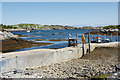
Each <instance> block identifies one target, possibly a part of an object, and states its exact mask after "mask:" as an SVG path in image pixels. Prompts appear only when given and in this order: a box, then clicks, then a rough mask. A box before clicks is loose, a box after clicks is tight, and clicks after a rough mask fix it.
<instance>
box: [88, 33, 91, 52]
mask: <svg viewBox="0 0 120 80" xmlns="http://www.w3.org/2000/svg"><path fill="white" fill-rule="evenodd" d="M90 40H91V39H90V33H89V36H88V42H89V53H90V42H91V41H90Z"/></svg>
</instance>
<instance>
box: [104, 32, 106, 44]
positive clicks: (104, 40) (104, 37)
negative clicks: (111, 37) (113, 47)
mask: <svg viewBox="0 0 120 80" xmlns="http://www.w3.org/2000/svg"><path fill="white" fill-rule="evenodd" d="M105 37H106V34H104V43H105Z"/></svg>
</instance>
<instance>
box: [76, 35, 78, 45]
mask: <svg viewBox="0 0 120 80" xmlns="http://www.w3.org/2000/svg"><path fill="white" fill-rule="evenodd" d="M77 39H78V33H77V34H76V44H77Z"/></svg>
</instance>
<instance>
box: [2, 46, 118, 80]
mask: <svg viewBox="0 0 120 80" xmlns="http://www.w3.org/2000/svg"><path fill="white" fill-rule="evenodd" d="M118 50H119V51H120V47H112V48H110V47H106V48H105V47H101V48H96V49H95V50H94V51H93V52H91V53H90V54H88V55H85V56H83V57H81V58H78V59H73V60H70V61H66V62H60V63H56V64H51V65H48V66H42V67H36V68H26V69H17V70H15V71H14V70H13V71H10V72H8V73H3V75H2V77H4V78H70V79H76V78H79V79H85V78H96V76H101V75H105V76H106V77H107V76H110V75H112V74H113V73H115V72H116V67H115V66H116V65H117V64H118V62H119V61H120V60H119V61H118V53H119V52H118ZM106 77H102V78H106ZM97 78H98V77H97Z"/></svg>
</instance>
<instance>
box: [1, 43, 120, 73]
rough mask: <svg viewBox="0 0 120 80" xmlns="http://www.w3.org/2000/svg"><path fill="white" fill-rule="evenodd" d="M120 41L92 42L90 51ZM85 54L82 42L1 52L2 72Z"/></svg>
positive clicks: (87, 48) (116, 44) (87, 50)
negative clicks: (71, 45)
mask: <svg viewBox="0 0 120 80" xmlns="http://www.w3.org/2000/svg"><path fill="white" fill-rule="evenodd" d="M119 45H120V42H110V43H91V44H90V47H91V48H90V52H92V51H93V50H94V49H95V48H97V47H117V46H119ZM84 47H85V49H84V55H86V54H90V53H89V44H88V43H87V44H85V45H84ZM82 56H83V49H82V44H78V45H77V46H75V47H66V48H62V49H34V50H27V51H20V52H9V53H6V54H0V61H1V63H0V66H1V70H0V71H1V72H2V73H3V72H8V71H11V70H13V69H25V68H34V67H40V66H45V65H50V64H55V63H59V62H65V61H69V60H72V59H77V58H80V57H82Z"/></svg>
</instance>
